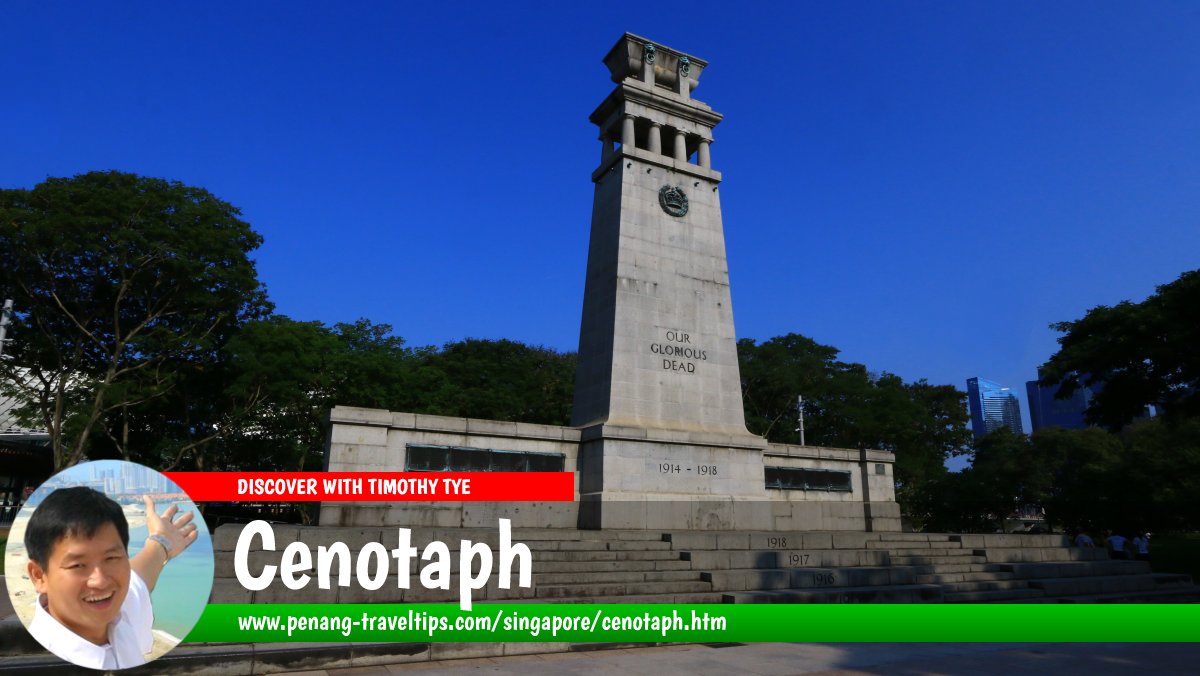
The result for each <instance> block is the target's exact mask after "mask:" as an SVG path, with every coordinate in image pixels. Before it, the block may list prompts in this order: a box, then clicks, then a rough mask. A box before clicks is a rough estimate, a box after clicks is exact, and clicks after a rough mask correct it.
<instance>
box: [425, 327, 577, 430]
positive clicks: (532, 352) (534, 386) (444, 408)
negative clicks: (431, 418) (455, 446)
mask: <svg viewBox="0 0 1200 676" xmlns="http://www.w3.org/2000/svg"><path fill="white" fill-rule="evenodd" d="M424 363H425V364H426V365H427V367H428V368H430V369H433V370H434V371H436V372H437V373H438V374H440V376H441V387H440V388H439V389H438V390H437V391H436V392H434V393H433V394H432V396H431V398H430V399H429V400H428V402H427V403H426V404H425V405H424V406H423V407H419V410H422V411H424V412H426V413H434V414H438V415H448V416H459V417H464V418H486V419H489V420H513V421H519V422H529V423H541V424H546V425H568V424H570V420H571V401H572V397H573V396H574V390H575V354H574V353H562V352H557V351H555V350H551V349H549V348H545V347H533V346H529V345H524V344H522V343H518V342H515V341H511V340H480V339H474V338H468V339H467V340H463V341H459V342H455V343H447V344H446V345H445V346H444V347H443V348H442V349H441V350H440V351H438V352H436V353H428V354H426V355H425V359H424Z"/></svg>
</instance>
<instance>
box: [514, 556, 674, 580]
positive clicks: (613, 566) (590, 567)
mask: <svg viewBox="0 0 1200 676" xmlns="http://www.w3.org/2000/svg"><path fill="white" fill-rule="evenodd" d="M639 570H692V563H691V561H681V560H679V559H674V560H672V559H665V560H662V559H658V560H633V559H629V560H623V561H534V565H533V574H534V577H536V576H537V575H538V573H577V574H583V575H586V574H589V573H592V572H633V571H639Z"/></svg>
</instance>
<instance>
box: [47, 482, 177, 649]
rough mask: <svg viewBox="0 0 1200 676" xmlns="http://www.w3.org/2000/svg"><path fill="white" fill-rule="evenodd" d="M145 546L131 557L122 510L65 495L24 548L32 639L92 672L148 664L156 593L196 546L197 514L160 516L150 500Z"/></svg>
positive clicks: (51, 505)
mask: <svg viewBox="0 0 1200 676" xmlns="http://www.w3.org/2000/svg"><path fill="white" fill-rule="evenodd" d="M145 503H146V525H147V527H148V530H149V533H150V535H149V537H148V538H147V540H146V545H145V546H144V547H143V548H142V550H141V551H140V552H138V554H137V555H136V556H134V557H133V558H132V559H130V558H129V553H128V546H129V523H128V521H126V519H125V514H124V512H122V511H121V506H120V505H119V504H117V503H116V502H115V501H113V500H112V499H110V498H108V497H106V496H105V495H104V494H102V493H99V492H97V491H94V490H92V489H90V488H84V487H76V488H60V489H58V490H56V491H54V492H53V493H51V494H50V495H49V496H47V497H46V499H45V500H43V501H42V503H41V504H40V505H38V507H37V509H36V510H34V512H33V516H31V517H30V518H29V524H28V526H27V527H26V530H25V549H26V551H27V552H28V553H29V578H30V579H31V580H32V581H33V585H34V587H35V589H36V590H37V592H38V599H37V606H36V608H35V609H34V617H33V622H32V623H31V624H30V625H29V633H31V634H33V637H34V638H36V639H37V640H38V642H39V643H41V644H42V645H43V646H45V648H46V649H47V650H49V651H50V652H52V653H54V654H55V655H58V656H59V657H61V658H63V659H65V660H67V661H69V662H73V663H75V664H78V665H80V666H84V667H90V668H92V669H124V668H127V667H133V666H137V665H139V664H144V663H145V661H146V658H145V654H146V653H147V652H149V651H150V648H151V647H152V645H153V643H154V638H153V635H152V633H151V628H152V626H153V624H154V610H153V608H152V607H151V604H150V592H151V591H152V590H153V589H154V585H155V583H156V582H157V581H158V575H159V573H161V572H162V570H163V567H165V566H166V564H167V562H168V561H170V560H171V559H172V558H174V557H176V556H178V555H179V553H180V552H182V551H183V550H184V549H187V547H188V546H189V545H190V544H192V543H193V542H195V541H196V537H197V531H196V525H195V524H193V523H190V521H191V520H192V515H191V514H190V513H188V514H184V515H182V516H179V517H178V518H175V517H176V515H177V512H178V510H177V509H176V508H175V507H174V506H172V507H169V508H168V509H167V510H166V511H165V512H163V514H162V515H161V516H159V515H158V514H157V513H156V512H155V510H154V501H153V500H151V499H150V498H149V497H148V496H147V497H146V498H145Z"/></svg>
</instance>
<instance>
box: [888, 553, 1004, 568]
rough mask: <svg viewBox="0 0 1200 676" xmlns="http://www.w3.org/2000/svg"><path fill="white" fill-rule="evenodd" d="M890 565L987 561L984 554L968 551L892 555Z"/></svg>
mask: <svg viewBox="0 0 1200 676" xmlns="http://www.w3.org/2000/svg"><path fill="white" fill-rule="evenodd" d="M890 559H891V562H892V565H896V566H915V565H934V566H937V565H963V564H968V563H987V562H988V558H987V557H986V556H980V555H972V554H970V553H964V554H955V555H953V556H892V557H890Z"/></svg>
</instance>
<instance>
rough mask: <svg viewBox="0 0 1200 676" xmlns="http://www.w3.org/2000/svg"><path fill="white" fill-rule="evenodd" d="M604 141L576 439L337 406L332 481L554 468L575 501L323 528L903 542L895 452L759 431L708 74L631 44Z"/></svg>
mask: <svg viewBox="0 0 1200 676" xmlns="http://www.w3.org/2000/svg"><path fill="white" fill-rule="evenodd" d="M604 63H605V65H606V66H607V67H608V70H609V73H610V75H611V78H612V81H613V82H614V83H616V87H615V88H614V89H613V90H612V92H611V93H610V94H609V95H608V96H607V97H606V98H605V99H604V101H603V102H602V103H601V104H600V106H599V107H598V108H596V110H595V111H594V112H593V113H592V115H591V117H590V119H591V121H592V122H593V123H594V124H596V125H597V127H598V128H599V136H600V142H601V153H600V164H599V166H598V167H596V169H595V170H594V171H593V172H592V175H591V178H592V182H593V183H594V184H595V197H594V201H593V205H592V228H591V240H590V244H589V253H588V265H587V277H586V284H585V291H584V301H583V319H582V322H581V326H580V336H579V360H578V369H577V372H576V385H575V400H574V409H573V415H572V425H571V426H570V427H555V426H549V425H532V424H525V423H519V422H506V421H491V420H475V419H466V418H446V417H441V416H429V415H418V414H411V413H397V412H391V411H381V410H373V409H358V408H349V407H337V408H335V409H334V410H333V411H332V412H331V416H330V417H331V427H332V431H331V436H330V444H329V448H328V451H327V453H326V469H327V470H330V471H401V470H406V471H489V470H491V471H499V470H503V471H522V470H527V471H548V470H561V471H569V472H574V473H575V475H576V491H577V494H576V497H577V501H576V502H574V503H570V504H566V503H541V504H539V503H504V504H478V503H457V504H446V503H440V504H437V505H382V506H381V505H378V504H346V503H338V504H332V503H327V504H324V505H322V509H321V517H320V520H321V523H322V524H323V525H326V524H327V525H347V526H349V525H369V524H378V523H381V522H382V523H396V524H400V525H406V524H411V525H418V526H489V527H490V526H494V525H495V523H496V522H495V520H496V518H499V517H505V518H512V519H513V520H514V522H515V525H528V526H557V527H563V528H576V527H578V528H589V529H604V528H621V529H631V528H632V529H641V528H649V529H660V528H661V529H676V530H678V529H693V530H729V529H753V530H766V531H770V530H789V531H797V530H836V531H851V530H860V531H861V530H899V528H900V518H899V507H898V505H897V504H896V502H895V492H894V486H893V479H892V465H893V462H894V457H893V455H892V454H891V453H889V452H884V451H874V450H861V449H853V450H851V449H835V448H820V447H813V446H785V445H778V444H769V443H767V441H766V440H765V439H763V438H762V437H759V436H756V435H753V434H751V433H749V432H748V431H747V430H746V424H745V416H744V413H743V407H742V391H741V382H740V376H739V369H738V360H737V348H736V333H735V331H734V323H733V306H732V302H731V296H730V287H729V269H728V265H727V263H726V257H725V237H724V228H723V224H722V220H721V205H720V191H719V185H720V183H721V173H720V172H719V171H717V170H715V169H714V168H713V162H712V153H711V151H710V147H711V145H712V143H713V129H714V127H716V126H717V124H718V123H719V122H720V121H721V119H722V116H721V115H720V114H719V113H717V112H715V111H713V110H712V108H710V107H709V106H708V105H706V104H704V103H702V102H701V101H698V100H697V99H695V98H693V97H692V92H693V90H694V89H695V88H696V86H697V84H698V83H699V80H700V76H701V74H702V73H703V72H704V69H705V68H706V66H707V65H708V64H707V62H705V61H704V60H702V59H700V58H697V57H695V56H692V55H689V54H684V53H683V52H680V51H677V50H674V49H671V48H670V47H667V46H665V45H662V44H661V43H656V42H653V41H652V40H649V39H646V38H642V37H639V36H636V35H633V34H630V33H626V34H625V35H624V36H622V37H621V39H620V40H619V41H618V42H617V44H616V45H615V46H614V47H613V48H612V49H611V50H610V51H609V52H608V55H607V56H605V58H604Z"/></svg>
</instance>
